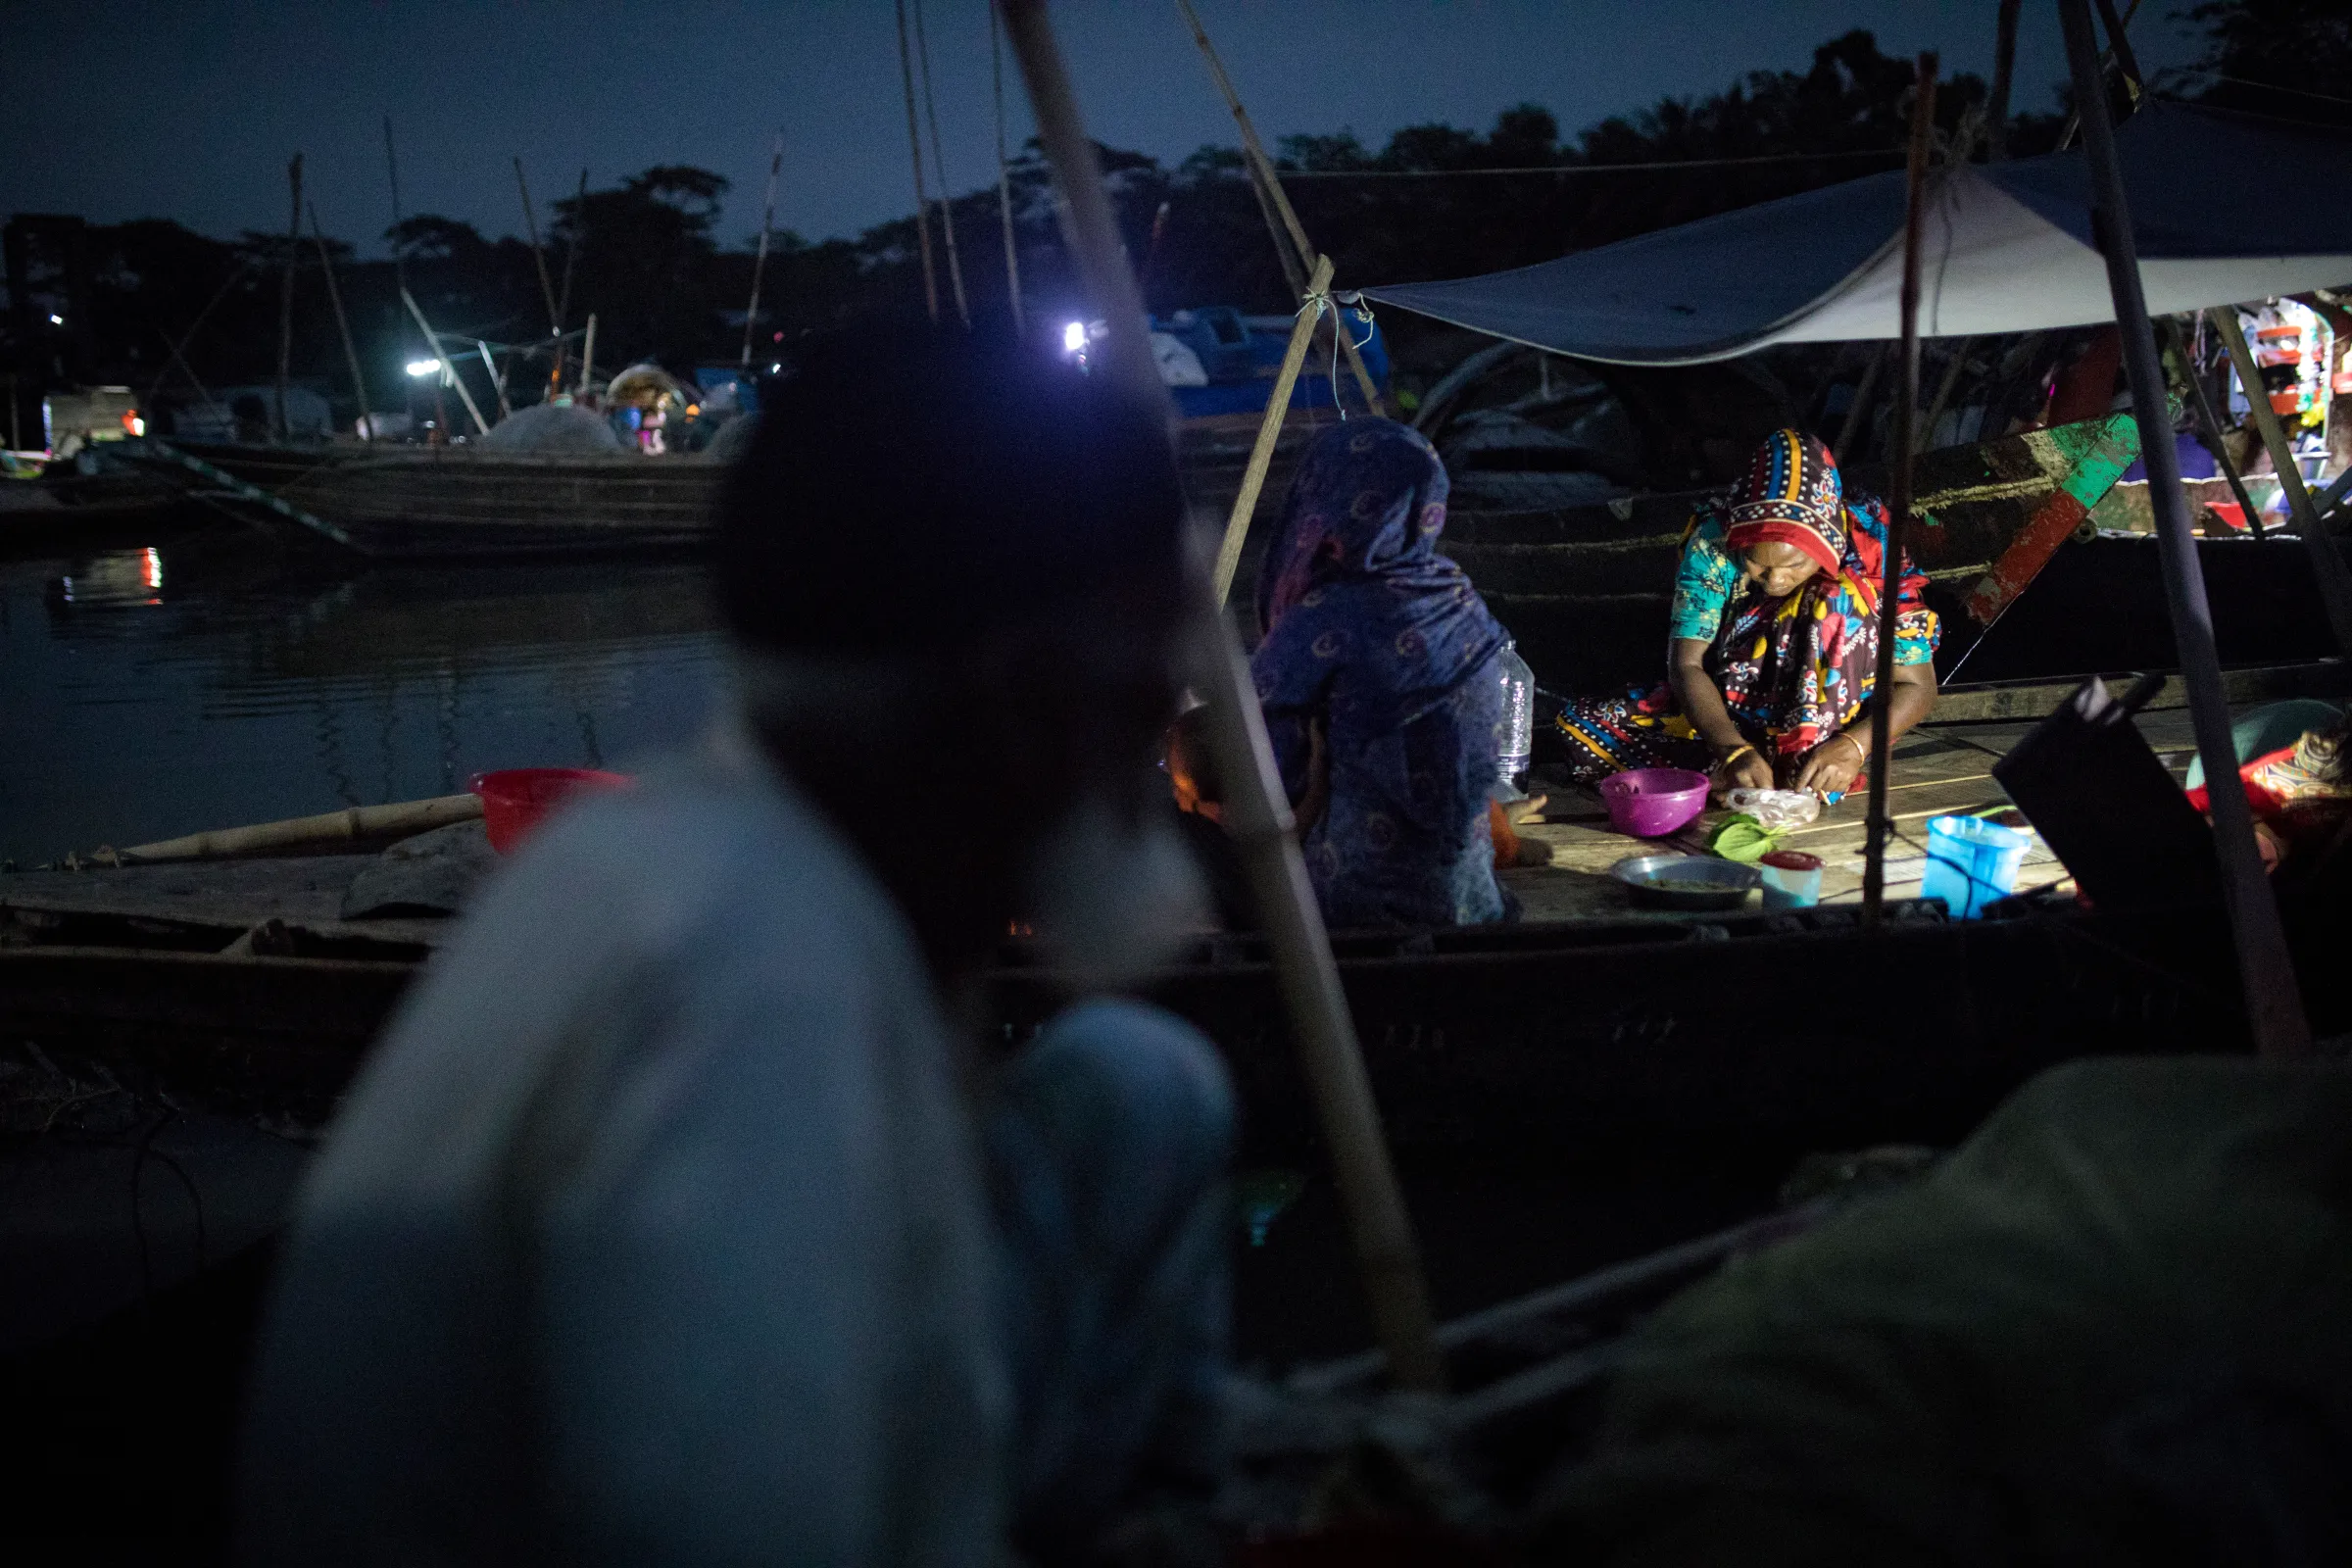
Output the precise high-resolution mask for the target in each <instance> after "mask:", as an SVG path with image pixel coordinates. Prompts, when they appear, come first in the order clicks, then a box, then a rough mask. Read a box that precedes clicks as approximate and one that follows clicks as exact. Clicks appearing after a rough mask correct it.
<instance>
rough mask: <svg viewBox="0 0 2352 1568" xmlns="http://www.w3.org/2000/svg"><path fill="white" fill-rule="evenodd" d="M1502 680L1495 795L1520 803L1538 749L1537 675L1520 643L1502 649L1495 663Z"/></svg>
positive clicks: (1496, 723) (1505, 645) (1496, 736)
mask: <svg viewBox="0 0 2352 1568" xmlns="http://www.w3.org/2000/svg"><path fill="white" fill-rule="evenodd" d="M1495 672H1496V674H1497V675H1499V676H1500V678H1501V680H1502V714H1501V716H1500V717H1499V718H1497V719H1495V798H1496V799H1497V800H1505V801H1508V800H1516V799H1518V797H1519V794H1520V789H1519V780H1520V779H1521V778H1522V777H1523V776H1524V775H1525V774H1526V772H1527V766H1528V763H1529V761H1530V760H1532V759H1533V757H1534V755H1535V746H1536V672H1535V671H1534V670H1532V669H1530V668H1528V667H1527V661H1526V660H1524V659H1521V658H1520V657H1519V648H1518V645H1517V644H1516V643H1505V644H1503V645H1502V656H1501V657H1500V658H1499V659H1497V660H1495Z"/></svg>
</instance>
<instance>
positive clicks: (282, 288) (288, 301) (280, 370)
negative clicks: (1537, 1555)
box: [277, 153, 302, 441]
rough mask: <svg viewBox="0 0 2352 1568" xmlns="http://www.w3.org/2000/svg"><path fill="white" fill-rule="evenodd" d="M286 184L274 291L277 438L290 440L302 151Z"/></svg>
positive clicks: (289, 167) (288, 169)
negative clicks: (280, 268)
mask: <svg viewBox="0 0 2352 1568" xmlns="http://www.w3.org/2000/svg"><path fill="white" fill-rule="evenodd" d="M286 184H287V186H288V187H289V188H290V189H291V191H292V193H293V206H294V215H293V217H292V218H290V219H288V220H287V221H286V270H285V273H284V276H283V279H282V280H281V281H280V283H279V284H278V290H277V438H278V439H279V440H280V441H285V440H288V439H291V438H292V436H293V434H294V426H293V423H292V421H290V420H289V419H288V418H287V417H286V382H287V380H288V378H289V376H290V375H291V374H292V371H293V363H294V261H295V257H296V255H297V253H298V252H299V251H300V249H301V246H302V154H300V153H296V154H295V155H294V158H293V161H292V162H291V163H289V164H287V165H286Z"/></svg>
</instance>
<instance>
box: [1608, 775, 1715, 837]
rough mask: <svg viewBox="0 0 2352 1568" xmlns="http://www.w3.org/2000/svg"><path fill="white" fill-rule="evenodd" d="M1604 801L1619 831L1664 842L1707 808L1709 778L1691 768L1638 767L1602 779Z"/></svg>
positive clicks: (1613, 824) (1610, 820) (1611, 819)
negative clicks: (1667, 836) (1692, 770)
mask: <svg viewBox="0 0 2352 1568" xmlns="http://www.w3.org/2000/svg"><path fill="white" fill-rule="evenodd" d="M1600 799H1601V804H1603V805H1604V806H1606V807H1608V809H1609V822H1610V825H1611V826H1613V827H1615V828H1616V829H1617V831H1618V832H1620V833H1624V834H1627V835H1630V836H1631V837H1634V838H1638V839H1662V838H1664V837H1665V836H1666V835H1667V834H1669V833H1672V832H1674V831H1675V830H1676V829H1677V828H1681V827H1687V826H1689V825H1690V824H1691V822H1692V821H1693V820H1695V819H1696V817H1697V816H1698V813H1699V812H1701V811H1703V810H1705V809H1707V775H1706V774H1704V773H1693V772H1691V770H1690V769H1689V768H1687V767H1637V768H1635V769H1633V770H1632V771H1631V772H1626V773H1611V774H1610V775H1609V776H1608V777H1607V778H1604V779H1602V780H1601V781H1600Z"/></svg>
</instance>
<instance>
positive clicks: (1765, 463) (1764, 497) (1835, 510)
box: [1724, 430, 1846, 598]
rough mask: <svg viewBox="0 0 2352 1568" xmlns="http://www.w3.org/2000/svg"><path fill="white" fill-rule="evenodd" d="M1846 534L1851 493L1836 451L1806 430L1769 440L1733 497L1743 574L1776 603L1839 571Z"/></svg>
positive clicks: (1733, 543) (1729, 541) (1729, 536)
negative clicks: (1847, 497) (1814, 578)
mask: <svg viewBox="0 0 2352 1568" xmlns="http://www.w3.org/2000/svg"><path fill="white" fill-rule="evenodd" d="M1845 530H1846V522H1845V492H1844V487H1843V484H1842V483H1841V481H1840V480H1839V479H1838V464H1837V460H1836V459H1834V458H1832V457H1831V456H1830V449H1829V448H1828V447H1827V446H1825V445H1823V444H1822V442H1821V441H1820V439H1819V438H1817V437H1814V436H1809V435H1806V434H1805V433H1804V432H1802V431H1800V430H1775V431H1773V432H1772V434H1770V435H1768V436H1766V437H1765V438H1764V443H1763V445H1761V446H1759V447H1757V448H1756V452H1755V456H1754V458H1753V459H1752V460H1751V461H1750V462H1749V464H1748V469H1747V476H1746V477H1745V478H1743V479H1741V480H1740V485H1739V488H1737V489H1735V490H1734V491H1733V492H1732V505H1731V525H1730V526H1729V527H1728V528H1727V529H1726V530H1725V531H1724V546H1725V548H1726V549H1728V550H1730V551H1731V553H1732V554H1733V556H1734V558H1735V559H1737V560H1738V561H1739V563H1740V575H1741V577H1742V578H1743V579H1744V580H1745V581H1746V582H1747V583H1749V584H1750V585H1751V586H1753V587H1754V588H1755V589H1756V590H1757V591H1758V592H1761V593H1764V594H1766V595H1769V596H1772V597H1774V598H1778V597H1780V596H1782V595H1784V594H1791V593H1794V592H1795V591H1796V590H1797V589H1798V588H1800V587H1802V586H1804V584H1805V582H1806V581H1807V580H1808V579H1809V578H1811V577H1812V576H1814V575H1815V574H1816V573H1817V572H1824V571H1828V572H1835V571H1836V570H1837V569H1838V563H1839V562H1840V561H1841V560H1842V559H1843V558H1844V555H1845Z"/></svg>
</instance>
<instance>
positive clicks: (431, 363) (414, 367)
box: [409, 360, 441, 375]
mask: <svg viewBox="0 0 2352 1568" xmlns="http://www.w3.org/2000/svg"><path fill="white" fill-rule="evenodd" d="M440 369H441V362H440V361H439V360H411V361H410V362H409V373H410V374H411V375H436V374H438V373H440Z"/></svg>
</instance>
